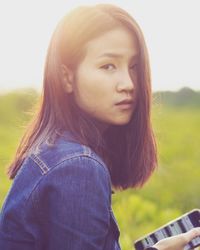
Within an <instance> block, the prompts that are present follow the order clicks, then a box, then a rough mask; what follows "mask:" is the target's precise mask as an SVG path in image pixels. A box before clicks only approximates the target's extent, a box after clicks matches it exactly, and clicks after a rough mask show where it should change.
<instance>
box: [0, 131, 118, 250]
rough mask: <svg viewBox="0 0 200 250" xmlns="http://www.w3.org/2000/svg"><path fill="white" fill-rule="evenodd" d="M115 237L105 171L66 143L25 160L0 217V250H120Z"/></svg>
mask: <svg viewBox="0 0 200 250" xmlns="http://www.w3.org/2000/svg"><path fill="white" fill-rule="evenodd" d="M68 135H69V134H68ZM68 138H70V137H68ZM119 235H120V232H119V228H118V225H117V222H116V219H115V217H114V214H113V211H112V208H111V179H110V175H109V171H108V169H107V167H106V166H105V164H104V162H103V161H102V160H101V158H100V157H99V156H98V155H96V154H95V153H94V151H92V150H91V149H90V148H88V147H86V146H84V145H80V144H78V143H75V142H72V141H70V139H69V140H66V139H64V138H59V139H58V140H57V141H56V143H55V145H54V146H53V147H52V146H48V145H47V144H45V143H44V144H43V145H42V147H41V149H40V151H39V152H37V153H34V154H30V155H29V156H28V157H27V158H26V160H25V161H24V163H23V164H22V167H21V168H20V170H19V171H18V173H17V175H16V177H15V179H14V181H13V184H12V187H11V189H10V191H9V193H8V195H7V197H6V200H5V202H4V205H3V207H2V211H1V214H0V249H1V250H18V249H19V250H33V249H34V250H103V249H104V250H120V246H119V242H118V239H119Z"/></svg>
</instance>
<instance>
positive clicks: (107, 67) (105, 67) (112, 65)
mask: <svg viewBox="0 0 200 250" xmlns="http://www.w3.org/2000/svg"><path fill="white" fill-rule="evenodd" d="M101 68H102V69H105V70H113V69H115V68H116V67H115V65H114V64H105V65H103V66H101Z"/></svg>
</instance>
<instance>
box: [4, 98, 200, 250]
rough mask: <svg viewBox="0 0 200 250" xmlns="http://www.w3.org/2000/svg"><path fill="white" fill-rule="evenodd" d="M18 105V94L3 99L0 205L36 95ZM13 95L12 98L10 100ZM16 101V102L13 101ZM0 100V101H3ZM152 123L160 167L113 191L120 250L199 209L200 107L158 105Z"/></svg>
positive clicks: (130, 247) (124, 249)
mask: <svg viewBox="0 0 200 250" xmlns="http://www.w3.org/2000/svg"><path fill="white" fill-rule="evenodd" d="M31 98H32V99H31V100H32V102H31V104H30V103H29V100H30V96H29V98H27V100H26V101H27V104H28V106H27V104H26V105H25V104H24V102H22V103H21V104H20V101H19V100H18V99H19V96H18V97H16V96H12V97H10V101H9V100H8V99H9V98H8V97H7V98H6V99H5V98H3V97H1V99H0V101H1V107H0V115H1V117H2V118H1V120H0V143H1V146H0V171H1V172H0V173H1V174H0V207H1V206H2V204H3V200H4V199H5V196H6V193H7V192H8V190H9V187H10V185H11V181H9V180H8V178H7V176H6V173H5V171H6V169H5V168H6V165H7V164H8V163H9V161H10V160H11V158H12V156H13V154H14V152H15V150H16V146H17V143H18V141H19V138H20V137H21V135H22V133H23V128H22V125H24V124H25V123H26V121H27V120H28V116H27V114H24V113H23V112H22V111H27V110H29V109H30V108H31V107H32V103H34V100H35V97H32V95H31ZM14 99H15V101H13V100H14ZM17 100H18V101H17ZM2 103H3V105H2ZM152 120H153V125H154V130H155V134H156V137H157V142H158V153H159V167H158V169H157V170H156V171H155V173H154V174H153V176H152V177H151V179H150V180H149V181H148V183H147V184H146V185H145V186H144V187H143V188H142V189H141V190H130V189H129V190H126V191H123V192H121V193H117V194H114V195H113V210H114V213H115V215H116V218H117V220H118V223H119V226H120V229H121V236H120V243H121V246H122V249H123V250H130V249H132V243H133V240H134V239H136V238H138V237H140V236H142V235H143V234H145V233H148V232H149V231H151V230H153V229H155V228H156V227H159V226H161V225H162V224H163V223H166V222H168V221H169V220H171V219H174V218H175V217H176V216H179V215H180V214H181V213H184V212H187V211H188V210H190V209H193V208H195V207H200V205H199V204H200V203H199V193H200V186H199V180H200V132H199V129H200V108H188V107H184V108H181V107H179V108H177V107H171V108H169V107H166V106H161V105H160V106H156V107H154V110H153V119H152Z"/></svg>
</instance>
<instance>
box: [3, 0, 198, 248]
mask: <svg viewBox="0 0 200 250" xmlns="http://www.w3.org/2000/svg"><path fill="white" fill-rule="evenodd" d="M150 107H151V83H150V70H149V61H148V54H147V49H146V46H145V41H144V38H143V35H142V32H141V30H140V28H139V26H138V25H137V23H136V22H135V20H134V19H133V18H132V17H131V16H130V15H129V14H128V13H127V12H125V11H124V10H122V9H121V8H119V7H117V6H113V5H108V4H98V5H95V6H90V7H87V6H85V7H79V8H77V9H75V10H74V11H72V12H71V13H69V14H68V15H66V16H65V17H64V18H63V19H62V20H61V21H60V23H59V24H58V26H57V28H56V30H55V32H54V34H53V37H52V39H51V42H50V46H49V49H48V53H47V58H46V65H45V72H44V88H43V94H42V97H41V104H40V108H39V111H38V113H37V114H36V116H35V117H34V119H33V121H32V122H31V124H30V125H29V127H28V128H27V131H26V133H25V135H24V136H23V138H22V140H21V142H20V145H19V147H18V149H17V153H16V156H15V159H14V160H13V162H12V164H11V165H10V167H9V172H8V173H9V176H10V178H12V179H14V181H13V185H12V187H11V189H10V191H9V194H8V196H7V198H6V200H5V203H4V206H3V208H2V211H1V217H0V249H4V250H11V249H15V250H17V249H20V250H33V249H34V250H45V249H46V250H97V249H98V250H100V249H101V250H103V249H104V250H114V249H115V250H117V249H118V250H119V249H120V246H119V228H118V225H117V222H116V220H115V217H114V214H113V212H112V208H111V194H112V193H113V192H114V191H113V190H115V191H116V190H124V189H127V188H134V187H137V186H142V185H143V184H144V183H145V182H146V181H147V179H148V178H149V176H150V175H151V173H152V172H153V170H154V169H155V166H156V162H157V160H156V145H155V140H154V135H153V132H152V127H151V122H150ZM197 235H200V231H198V229H196V230H192V231H190V232H189V233H187V234H182V235H179V236H176V237H172V238H167V239H166V240H164V241H160V242H158V243H157V244H156V245H155V247H156V248H157V249H159V250H163V249H176V250H179V249H183V247H184V245H185V244H186V243H187V242H189V241H190V240H191V239H192V238H194V237H195V236H197Z"/></svg>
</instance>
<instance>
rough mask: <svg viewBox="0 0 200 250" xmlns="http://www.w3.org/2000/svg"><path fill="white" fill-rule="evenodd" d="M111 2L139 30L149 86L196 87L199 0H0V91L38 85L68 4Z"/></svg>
mask: <svg viewBox="0 0 200 250" xmlns="http://www.w3.org/2000/svg"><path fill="white" fill-rule="evenodd" d="M94 3H113V4H116V5H119V6H121V7H122V8H124V9H125V10H127V11H128V12H129V13H130V14H132V16H133V17H134V18H135V19H136V21H137V22H138V23H139V25H140V27H141V28H142V30H143V33H144V36H145V40H146V43H147V47H148V49H149V55H150V63H151V69H152V87H153V90H154V91H156V90H179V89H180V88H181V87H184V86H187V87H190V88H193V89H194V90H200V14H199V13H200V12H199V10H200V7H199V6H200V1H199V0H121V1H117V0H116V1H112V0H110V1H95V0H91V1H84V0H82V1H81V0H80V1H78V0H77V1H75V0H74V1H67V0H17V1H16V0H0V92H2V91H7V90H11V89H18V88H23V87H33V88H37V89H39V90H40V89H41V88H42V78H43V69H44V61H45V56H46V51H47V47H48V44H49V41H50V37H51V34H52V33H53V31H54V28H55V26H56V24H57V23H58V21H59V20H60V19H61V18H62V16H63V15H65V13H66V12H68V11H70V9H72V8H73V7H76V6H78V5H84V4H94Z"/></svg>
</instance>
